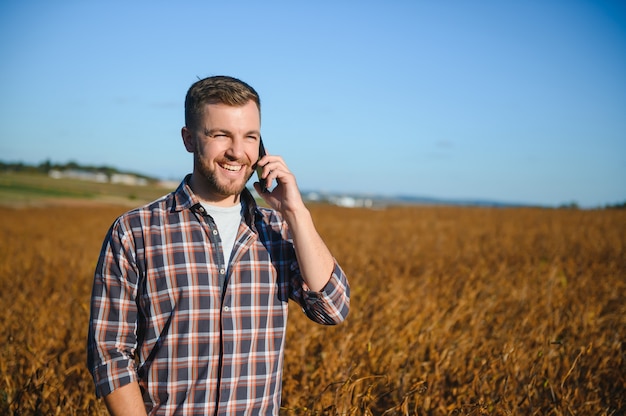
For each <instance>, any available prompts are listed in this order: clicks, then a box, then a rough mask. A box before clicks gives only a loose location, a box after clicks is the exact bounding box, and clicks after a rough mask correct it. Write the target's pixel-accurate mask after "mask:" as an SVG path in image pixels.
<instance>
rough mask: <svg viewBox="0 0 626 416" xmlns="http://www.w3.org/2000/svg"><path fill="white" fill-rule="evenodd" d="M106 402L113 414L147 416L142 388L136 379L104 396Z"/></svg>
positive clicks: (115, 415)
mask: <svg viewBox="0 0 626 416" xmlns="http://www.w3.org/2000/svg"><path fill="white" fill-rule="evenodd" d="M104 403H105V404H106V406H107V409H109V413H110V414H111V416H118V415H120V416H121V415H124V416H126V415H127V416H146V408H145V407H144V404H143V398H142V397H141V390H140V389H139V384H138V383H137V382H136V381H135V382H132V383H130V384H126V385H125V386H122V387H120V388H118V389H116V390H113V392H112V393H110V394H107V395H106V396H104Z"/></svg>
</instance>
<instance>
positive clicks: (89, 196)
mask: <svg viewBox="0 0 626 416" xmlns="http://www.w3.org/2000/svg"><path fill="white" fill-rule="evenodd" d="M169 191H171V189H169V188H165V187H163V186H160V185H158V184H157V183H148V184H147V185H144V186H139V185H124V184H112V183H100V182H93V181H87V180H81V179H73V178H60V179H55V178H52V177H50V176H48V175H47V174H43V173H39V172H33V171H26V172H25V171H21V172H0V205H4V206H7V205H17V206H23V205H42V204H47V203H55V202H60V201H63V200H68V199H71V200H78V201H80V200H83V201H95V202H103V203H115V204H125V205H126V204H129V205H139V204H141V203H142V202H149V201H152V200H154V199H156V198H158V197H160V196H162V195H165V194H166V193H168V192H169Z"/></svg>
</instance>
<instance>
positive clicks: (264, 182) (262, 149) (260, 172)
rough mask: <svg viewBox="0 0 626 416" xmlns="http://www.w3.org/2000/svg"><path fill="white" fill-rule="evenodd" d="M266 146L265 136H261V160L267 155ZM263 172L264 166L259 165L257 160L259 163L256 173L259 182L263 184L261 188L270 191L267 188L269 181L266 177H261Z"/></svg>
mask: <svg viewBox="0 0 626 416" xmlns="http://www.w3.org/2000/svg"><path fill="white" fill-rule="evenodd" d="M265 154H266V153H265V146H263V138H261V139H260V140H259V160H260V159H261V158H262V157H263V156H265ZM262 173H263V168H262V167H261V166H259V163H258V161H257V165H256V175H257V176H258V178H259V183H260V184H261V189H262V190H263V192H269V189H267V181H266V180H265V179H263V178H262V177H261V174H262Z"/></svg>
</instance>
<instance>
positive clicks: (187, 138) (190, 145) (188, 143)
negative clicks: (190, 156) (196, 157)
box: [180, 126, 196, 153]
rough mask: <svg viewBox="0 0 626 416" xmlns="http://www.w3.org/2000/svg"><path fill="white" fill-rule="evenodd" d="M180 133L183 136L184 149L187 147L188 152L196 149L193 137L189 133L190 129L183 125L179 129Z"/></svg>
mask: <svg viewBox="0 0 626 416" xmlns="http://www.w3.org/2000/svg"><path fill="white" fill-rule="evenodd" d="M180 135H181V136H182V137H183V143H184V144H185V149H187V151H188V152H189V153H193V152H194V151H195V150H196V144H195V141H194V138H193V134H191V130H189V129H188V128H187V126H185V127H183V128H182V129H181V130H180Z"/></svg>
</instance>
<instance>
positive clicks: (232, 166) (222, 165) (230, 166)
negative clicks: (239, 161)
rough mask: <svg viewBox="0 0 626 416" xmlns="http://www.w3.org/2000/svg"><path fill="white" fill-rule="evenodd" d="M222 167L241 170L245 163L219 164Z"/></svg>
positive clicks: (236, 170)
mask: <svg viewBox="0 0 626 416" xmlns="http://www.w3.org/2000/svg"><path fill="white" fill-rule="evenodd" d="M219 165H220V167H221V168H223V169H226V170H228V171H230V172H239V171H240V170H241V168H242V167H243V165H226V164H221V163H220V164H219Z"/></svg>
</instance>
